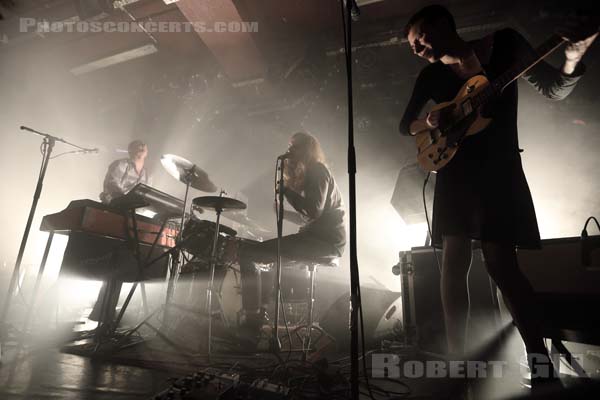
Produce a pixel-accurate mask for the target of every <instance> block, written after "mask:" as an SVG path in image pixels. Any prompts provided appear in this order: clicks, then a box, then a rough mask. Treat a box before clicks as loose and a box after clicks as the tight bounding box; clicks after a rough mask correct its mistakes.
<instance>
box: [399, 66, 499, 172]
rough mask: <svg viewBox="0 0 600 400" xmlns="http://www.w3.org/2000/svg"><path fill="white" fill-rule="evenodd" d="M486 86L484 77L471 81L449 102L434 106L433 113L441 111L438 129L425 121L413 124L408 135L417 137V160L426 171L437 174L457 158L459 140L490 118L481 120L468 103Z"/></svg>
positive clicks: (478, 76)
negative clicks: (432, 127)
mask: <svg viewBox="0 0 600 400" xmlns="http://www.w3.org/2000/svg"><path fill="white" fill-rule="evenodd" d="M488 86H489V81H488V79H487V78H486V77H485V76H483V75H476V76H474V77H472V78H470V79H469V80H468V81H467V82H466V83H465V84H464V85H463V86H462V87H461V89H460V90H459V92H458V94H457V95H456V97H455V98H454V99H453V100H452V101H448V102H445V103H440V104H436V105H435V107H433V109H432V111H434V110H439V111H440V123H439V125H440V126H439V127H438V128H435V129H431V128H430V127H429V126H428V125H427V123H426V121H425V120H424V119H423V120H416V121H415V122H413V123H412V124H411V125H410V133H411V134H413V135H415V136H416V142H417V160H418V162H419V165H421V168H423V169H424V170H425V171H439V170H440V169H442V168H443V167H445V166H446V165H447V164H448V163H449V162H450V160H452V158H453V157H454V155H455V154H456V152H457V150H458V148H459V146H460V144H461V142H462V139H463V138H464V137H466V136H471V135H475V134H476V133H479V132H481V131H482V130H483V129H485V128H486V127H487V126H488V125H489V124H490V122H491V121H492V120H491V119H490V118H483V117H482V116H481V113H480V109H479V108H477V107H473V106H472V102H471V99H472V98H473V97H474V96H477V95H478V94H479V93H481V91H482V90H484V89H485V88H486V87H488Z"/></svg>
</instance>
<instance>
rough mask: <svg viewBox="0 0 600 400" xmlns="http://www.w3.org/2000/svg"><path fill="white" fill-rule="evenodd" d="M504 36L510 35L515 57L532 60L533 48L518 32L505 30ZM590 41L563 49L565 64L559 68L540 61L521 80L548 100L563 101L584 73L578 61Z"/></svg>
mask: <svg viewBox="0 0 600 400" xmlns="http://www.w3.org/2000/svg"><path fill="white" fill-rule="evenodd" d="M505 34H507V35H510V40H512V41H513V44H514V46H515V47H514V48H515V49H516V51H517V57H519V58H522V57H532V58H533V57H535V56H536V53H535V50H534V49H533V47H532V46H531V45H530V44H529V42H527V41H526V40H525V38H523V36H521V35H520V34H519V33H518V32H516V31H514V30H512V29H507V30H506V33H505ZM594 38H595V36H594ZM592 41H593V38H591V39H589V40H588V41H587V42H586V43H585V44H583V43H570V44H568V45H567V47H566V49H565V62H564V63H563V65H562V66H561V67H560V68H556V67H554V66H552V65H550V64H549V63H547V62H545V61H540V62H539V63H537V64H536V65H535V66H534V67H533V68H531V69H530V70H529V71H527V72H526V73H525V74H524V75H523V78H524V79H525V80H526V81H527V82H528V83H529V84H530V85H532V86H533V87H534V88H535V89H536V90H537V91H538V92H539V93H540V94H542V95H543V96H545V97H547V98H548V99H551V100H562V99H564V98H565V97H567V96H568V95H569V94H571V92H572V91H573V89H574V88H575V86H576V85H577V82H578V81H579V79H580V78H581V76H582V75H583V74H584V72H585V66H584V65H583V64H582V63H581V62H580V61H581V57H582V56H583V54H584V53H585V51H586V50H587V47H589V45H590V44H591V42H592Z"/></svg>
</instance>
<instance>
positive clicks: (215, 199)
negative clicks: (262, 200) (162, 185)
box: [161, 154, 268, 356]
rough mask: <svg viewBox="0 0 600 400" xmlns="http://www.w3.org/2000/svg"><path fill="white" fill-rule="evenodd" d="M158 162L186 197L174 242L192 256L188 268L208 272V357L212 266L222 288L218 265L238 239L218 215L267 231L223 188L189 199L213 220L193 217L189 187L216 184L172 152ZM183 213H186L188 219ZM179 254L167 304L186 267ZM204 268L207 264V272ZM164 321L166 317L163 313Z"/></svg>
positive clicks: (213, 187)
mask: <svg viewBox="0 0 600 400" xmlns="http://www.w3.org/2000/svg"><path fill="white" fill-rule="evenodd" d="M161 164H162V165H163V167H164V169H165V170H166V171H167V173H169V175H171V176H172V177H173V178H175V179H177V180H178V181H180V182H181V183H183V184H185V185H186V191H185V198H184V201H183V212H182V215H181V222H180V230H179V237H178V241H177V242H178V248H179V250H185V251H186V252H187V253H189V254H191V255H193V257H194V260H195V263H188V264H187V265H192V267H191V268H188V269H190V270H192V271H194V270H196V272H197V271H198V269H203V271H204V274H206V272H208V287H207V288H206V302H205V313H206V314H205V315H208V335H207V346H206V349H207V354H208V356H210V354H211V352H212V348H211V347H212V328H213V322H212V319H213V318H212V315H213V304H212V303H213V292H214V288H215V269H216V268H219V273H218V277H219V282H217V283H218V285H217V287H218V288H219V289H221V288H222V286H223V285H222V280H223V279H224V278H223V277H224V275H225V274H224V273H223V271H221V269H222V268H221V267H222V266H224V265H225V264H231V263H233V262H234V261H235V260H233V259H232V257H231V256H229V255H228V254H227V252H226V248H227V247H228V246H229V245H230V244H231V243H232V242H234V241H236V240H238V239H237V238H236V235H237V232H236V230H234V229H232V228H230V227H228V226H225V225H222V224H221V216H223V217H225V218H228V219H231V220H232V221H234V222H237V223H238V224H240V225H241V226H242V227H244V228H245V229H246V230H247V231H252V232H256V233H255V234H254V235H253V236H255V237H256V236H258V235H260V234H261V233H266V232H268V231H267V230H265V229H263V228H261V227H260V226H259V225H258V224H256V223H255V222H254V221H252V220H251V219H250V218H248V217H247V216H245V215H244V214H242V213H240V211H242V210H245V209H246V207H247V206H246V204H245V203H244V202H242V201H240V200H237V199H234V198H230V197H226V196H225V194H226V193H225V192H224V191H221V192H220V194H219V195H218V196H201V197H196V198H194V199H193V200H192V206H191V208H192V210H195V211H196V212H199V213H204V212H205V210H211V211H214V212H215V214H216V221H215V222H212V221H206V220H200V219H198V218H197V217H195V215H194V214H192V213H190V214H188V213H186V209H187V206H188V196H189V189H190V188H194V189H197V190H200V191H203V192H215V191H217V186H216V185H215V184H214V183H213V182H212V181H211V180H210V178H209V176H208V174H207V173H206V172H205V171H203V170H202V169H201V168H199V167H198V166H197V165H195V164H194V163H192V162H190V161H189V160H186V159H185V158H183V157H179V156H176V155H173V154H165V155H163V156H162V157H161ZM186 216H189V218H187V220H186ZM180 257H181V255H180V254H178V255H176V256H175V257H173V260H174V264H175V265H174V266H173V268H172V273H171V274H170V278H169V285H168V288H167V303H169V302H170V299H171V298H172V297H173V291H174V279H176V278H177V275H178V274H179V273H180V272H181V271H185V270H186V268H185V267H186V266H183V268H181V269H180V268H179V261H180ZM198 266H199V267H198ZM206 267H208V271H207V268H206ZM218 292H219V291H218ZM217 295H219V298H220V293H217ZM221 306H222V304H221ZM165 320H167V317H166V316H165Z"/></svg>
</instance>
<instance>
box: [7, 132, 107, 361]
mask: <svg viewBox="0 0 600 400" xmlns="http://www.w3.org/2000/svg"><path fill="white" fill-rule="evenodd" d="M21 130H25V131H28V132H31V133H35V134H36V135H40V136H42V137H43V138H44V139H43V141H42V146H41V150H42V164H41V167H40V173H39V176H38V181H37V185H36V189H35V192H34V195H33V202H32V204H31V208H30V210H29V217H28V218H27V223H26V225H25V232H23V237H22V239H21V244H20V246H19V252H18V255H17V260H16V262H15V266H14V269H13V272H12V275H11V278H10V283H9V285H8V291H7V293H6V299H5V301H4V305H3V307H2V313H1V314H0V345H1V344H2V342H4V340H5V336H6V334H7V331H8V324H7V321H6V319H7V317H8V310H9V308H10V305H11V299H12V295H13V291H14V290H15V286H16V284H17V279H18V276H19V274H20V270H21V263H22V261H23V255H24V253H25V246H26V245H27V240H28V238H29V232H30V230H31V224H32V223H33V218H34V216H35V211H36V209H37V204H38V201H39V199H40V196H41V194H42V188H43V185H44V184H43V182H44V178H45V177H46V171H47V169H48V164H49V163H50V159H51V157H50V156H51V154H52V150H53V149H54V146H55V144H56V142H61V143H64V144H67V145H69V146H72V147H75V148H76V149H77V150H75V151H74V153H75V152H78V153H79V152H80V153H91V152H97V151H98V150H97V149H86V148H84V147H81V146H78V145H76V144H73V143H71V142H68V141H66V140H64V139H61V138H59V137H56V136H53V135H50V134H47V133H43V132H39V131H36V130H34V129H31V128H28V127H26V126H21ZM49 239H50V240H49V242H50V243H51V238H49ZM47 251H49V246H47V248H46V251H45V253H44V260H43V263H42V264H43V265H41V266H40V269H39V270H38V276H37V278H36V284H35V290H34V293H33V295H32V302H31V304H30V305H29V309H28V310H27V317H26V321H25V325H26V326H25V329H27V328H28V325H29V321H28V319H29V318H30V317H31V313H32V308H33V306H34V303H35V300H36V299H37V290H38V288H39V285H40V282H41V276H40V275H41V274H43V272H44V267H45V264H46V260H47V258H48V254H47ZM25 329H24V330H25ZM1 351H2V350H1V346H0V356H1Z"/></svg>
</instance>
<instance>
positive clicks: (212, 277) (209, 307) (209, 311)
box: [206, 190, 226, 362]
mask: <svg viewBox="0 0 600 400" xmlns="http://www.w3.org/2000/svg"><path fill="white" fill-rule="evenodd" d="M224 194H226V193H225V191H224V190H221V193H220V194H219V197H223V195H224ZM215 211H216V213H217V220H216V221H215V236H214V239H213V245H212V251H211V253H210V280H209V281H208V290H207V291H206V296H207V297H206V307H207V310H206V311H207V315H208V335H207V336H208V337H207V340H208V343H207V347H206V353H207V356H208V361H209V362H210V355H211V352H212V320H213V314H212V293H213V287H214V282H215V266H216V263H217V245H218V243H219V227H220V223H221V213H222V212H223V208H222V207H215Z"/></svg>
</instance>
